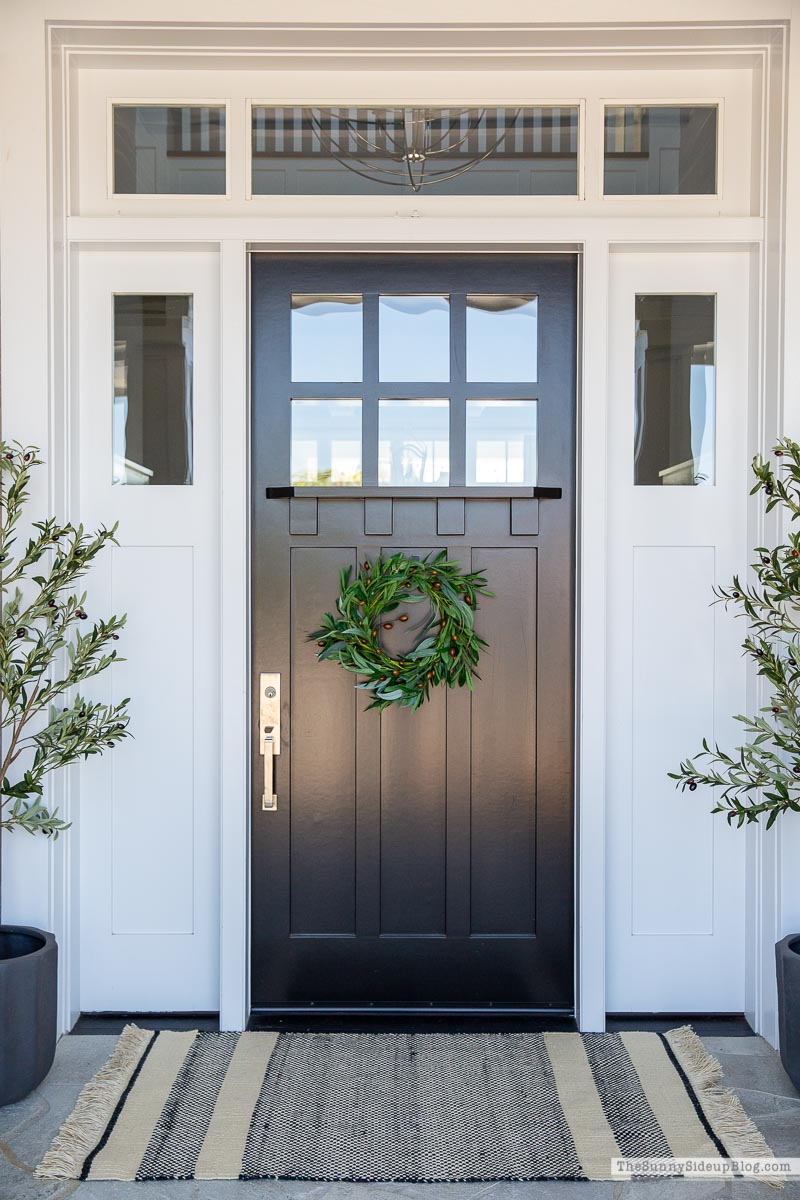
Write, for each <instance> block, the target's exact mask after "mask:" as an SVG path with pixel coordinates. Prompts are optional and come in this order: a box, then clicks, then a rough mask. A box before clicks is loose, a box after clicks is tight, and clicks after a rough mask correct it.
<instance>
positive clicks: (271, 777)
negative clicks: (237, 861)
mask: <svg viewBox="0 0 800 1200" xmlns="http://www.w3.org/2000/svg"><path fill="white" fill-rule="evenodd" d="M258 691H259V704H258V738H259V742H260V747H261V753H262V755H263V756H264V794H263V796H262V799H261V807H262V809H263V810H264V812H274V811H275V810H276V809H277V807H278V794H277V791H276V788H275V766H276V763H275V758H276V756H277V755H279V754H280V752H281V677H280V675H279V674H278V673H277V672H276V671H262V672H261V674H260V675H259V678H258Z"/></svg>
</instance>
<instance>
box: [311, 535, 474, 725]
mask: <svg viewBox="0 0 800 1200" xmlns="http://www.w3.org/2000/svg"><path fill="white" fill-rule="evenodd" d="M351 575H352V568H351V567H348V568H347V569H346V570H342V571H340V572H339V598H338V600H337V602H336V607H337V610H338V615H336V616H334V615H333V613H325V616H324V617H323V618H322V626H321V628H320V629H317V630H315V632H314V633H311V634H309V635H308V636H309V641H315V642H316V643H317V646H318V647H319V653H318V654H317V658H318V659H319V660H320V661H322V660H324V659H333V661H334V662H338V663H339V665H340V666H342V667H344V669H345V670H346V671H350V672H351V673H352V674H353V675H363V676H365V678H364V679H363V680H362V681H361V682H360V683H357V684H356V685H355V686H356V687H357V688H361V689H363V690H365V691H370V692H372V693H373V696H372V700H371V702H370V703H369V704H368V705H367V708H368V709H369V708H378V709H381V710H382V709H384V708H388V707H389V706H390V705H391V704H398V705H400V706H401V707H402V708H411V709H415V708H419V706H420V705H421V704H422V702H423V701H424V700H427V699H429V698H430V689H431V688H432V687H436V686H437V685H438V684H441V683H444V684H446V685H447V686H448V687H464V686H466V687H468V688H470V689H472V680H473V678H479V676H478V675H477V672H476V670H475V668H476V666H477V665H478V658H479V656H480V651H481V649H483V648H485V647H486V644H487V643H486V642H485V641H484V640H483V638H482V637H480V636H479V635H478V634H477V633H476V632H475V625H474V616H475V610H476V609H477V607H478V596H492V595H494V593H493V592H490V591H489V590H488V586H487V582H486V578H485V576H484V575H483V574H482V572H480V571H474V572H472V573H471V574H466V573H463V572H462V571H461V564H460V563H458V562H449V561H448V559H447V554H446V551H444V550H441V551H440V552H439V553H438V554H437V555H436V557H435V558H434V557H432V556H431V555H430V554H429V555H427V556H426V557H425V558H423V559H418V558H407V557H406V555H405V554H402V553H398V554H392V555H391V556H389V557H388V558H383V557H382V556H380V555H379V556H378V557H377V558H376V559H374V560H373V561H372V562H370V561H369V559H367V560H366V562H365V563H364V564H363V566H362V567H360V568H359V571H358V573H357V575H356V576H355V578H354V579H352V581H351ZM423 600H429V601H430V602H431V605H432V607H433V612H434V616H433V618H432V620H431V622H430V624H429V625H428V629H431V630H432V629H434V627H435V626H436V625H437V624H438V631H436V632H433V633H431V634H430V635H428V636H425V637H424V638H423V640H422V641H421V642H420V643H419V645H417V646H416V647H415V648H414V649H413V650H412V651H411V653H410V654H407V655H406V656H405V657H404V658H392V657H391V656H390V655H389V654H387V652H386V651H385V650H384V649H383V647H382V646H381V644H380V640H379V626H380V625H383V627H384V628H385V629H391V627H392V622H391V621H382V620H381V618H383V617H386V616H388V614H390V613H391V612H393V611H394V610H395V609H396V608H397V607H398V606H399V605H400V604H415V603H419V602H420V601H423ZM399 619H400V620H401V621H407V620H408V616H407V615H406V614H403V615H402V616H401V617H400V618H399ZM426 633H427V630H426Z"/></svg>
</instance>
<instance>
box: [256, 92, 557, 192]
mask: <svg viewBox="0 0 800 1200" xmlns="http://www.w3.org/2000/svg"><path fill="white" fill-rule="evenodd" d="M578 125H579V109H578V107H577V105H563V106H549V107H542V106H530V105H519V106H515V107H511V106H506V107H503V108H345V107H339V108H302V107H293V108H288V107H279V106H272V105H264V104H256V105H254V106H253V108H252V128H251V137H252V179H251V186H252V191H253V195H255V196H268V195H283V194H296V195H320V194H322V195H325V194H328V193H336V194H365V195H378V194H381V193H386V192H390V193H391V192H392V191H398V190H399V191H401V192H406V193H411V194H413V193H414V192H418V191H425V192H428V191H431V192H435V193H437V194H439V193H441V194H445V195H504V196H515V195H522V196H524V195H528V196H547V195H553V196H574V195H576V194H577V191H578V145H579V137H578Z"/></svg>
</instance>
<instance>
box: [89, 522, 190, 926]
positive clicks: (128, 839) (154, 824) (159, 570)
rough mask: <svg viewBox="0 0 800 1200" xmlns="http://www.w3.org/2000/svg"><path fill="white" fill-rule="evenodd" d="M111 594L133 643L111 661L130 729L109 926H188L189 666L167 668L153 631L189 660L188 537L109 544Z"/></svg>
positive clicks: (115, 798) (116, 774) (116, 807)
mask: <svg viewBox="0 0 800 1200" xmlns="http://www.w3.org/2000/svg"><path fill="white" fill-rule="evenodd" d="M111 603H112V607H113V610H114V612H116V613H127V614H128V620H127V624H126V626H125V632H124V637H125V639H126V641H127V642H128V644H129V645H132V646H134V647H135V653H133V654H132V655H129V656H128V657H127V661H126V662H124V663H120V665H119V666H116V667H112V668H111V670H112V680H111V682H112V689H113V699H114V703H117V704H118V703H119V702H120V701H121V700H122V699H124V697H125V696H130V697H131V706H130V712H131V728H132V729H133V730H135V736H134V737H132V738H130V739H128V740H127V741H125V742H123V743H122V744H121V745H120V746H119V747H118V749H116V750H115V751H114V754H113V756H112V760H111V765H112V770H113V789H112V793H111V798H110V803H111V806H112V822H113V831H114V832H113V843H112V864H111V871H112V876H113V885H112V887H113V890H112V909H113V916H112V933H113V934H115V935H119V934H131V933H135V934H146V933H167V934H183V935H188V936H191V934H193V932H194V724H195V722H194V680H193V674H194V672H193V671H192V670H188V671H187V670H179V671H178V670H173V671H165V670H164V646H163V643H162V640H161V637H160V636H159V631H166V630H169V643H170V656H171V659H172V661H173V662H180V663H191V661H192V656H193V647H194V551H193V549H192V547H191V546H116V547H114V548H113V549H112V551H111ZM156 681H157V686H154V683H155V682H156ZM165 743H167V744H168V752H167V753H161V754H159V755H158V758H157V759H155V758H154V755H153V751H154V748H155V747H158V746H159V745H161V746H164V744H165ZM165 748H166V747H165ZM155 772H157V777H155V778H154V773H155ZM145 873H146V885H145Z"/></svg>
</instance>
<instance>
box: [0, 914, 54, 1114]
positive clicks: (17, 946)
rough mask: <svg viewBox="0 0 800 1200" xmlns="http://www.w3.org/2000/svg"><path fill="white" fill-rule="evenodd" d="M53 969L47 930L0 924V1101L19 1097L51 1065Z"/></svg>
mask: <svg viewBox="0 0 800 1200" xmlns="http://www.w3.org/2000/svg"><path fill="white" fill-rule="evenodd" d="M57 968H58V948H57V946H56V939H55V938H54V937H53V935H52V933H43V932H42V930H41V929H32V928H29V927H28V926H25V925H0V1105H3V1104H13V1103H14V1102H15V1101H16V1100H22V1098H23V1097H24V1096H27V1095H28V1092H31V1091H33V1089H34V1088H35V1087H36V1086H37V1085H38V1084H40V1083H41V1082H42V1080H43V1079H44V1077H45V1075H46V1074H47V1072H48V1071H49V1070H50V1067H51V1066H52V1065H53V1056H54V1054H55V1052H56V981H57Z"/></svg>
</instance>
